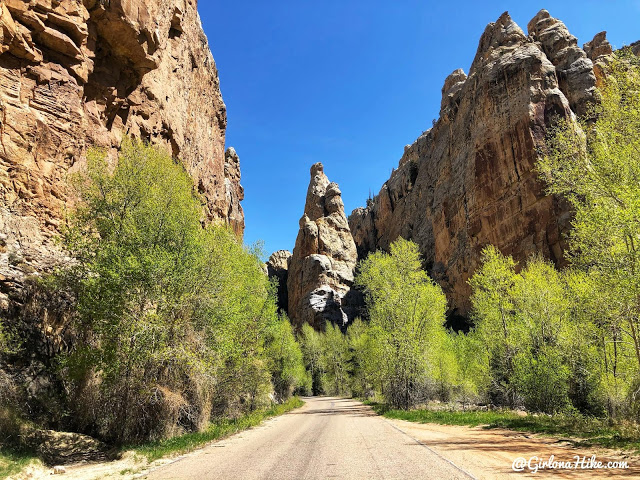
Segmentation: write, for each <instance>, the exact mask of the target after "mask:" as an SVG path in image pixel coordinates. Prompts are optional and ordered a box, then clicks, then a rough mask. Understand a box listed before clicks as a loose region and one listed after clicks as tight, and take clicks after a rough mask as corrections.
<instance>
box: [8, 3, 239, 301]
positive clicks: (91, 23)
mask: <svg viewBox="0 0 640 480" xmlns="http://www.w3.org/2000/svg"><path fill="white" fill-rule="evenodd" d="M226 122H227V120H226V107H225V104H224V102H223V100H222V96H221V93H220V85H219V81H218V74H217V70H216V66H215V63H214V60H213V57H212V55H211V52H210V50H209V47H208V43H207V38H206V36H205V34H204V32H203V30H202V26H201V24H200V19H199V16H198V12H197V2H196V0H162V1H161V0H150V1H141V0H127V1H125V0H111V1H108V2H105V1H96V0H84V1H79V0H58V1H54V0H3V1H1V2H0V232H1V235H0V290H2V292H3V293H7V292H10V291H13V290H15V289H16V288H18V289H19V288H20V285H21V282H22V281H23V280H24V277H25V276H26V275H28V274H30V273H33V272H37V271H42V270H46V269H47V268H48V267H49V266H51V265H52V264H53V263H55V262H56V261H58V260H61V259H62V260H64V258H60V256H59V255H60V254H56V253H55V252H56V251H57V248H56V246H55V244H54V242H53V241H52V239H53V238H54V237H55V236H56V233H57V231H58V227H59V225H60V221H61V218H62V215H63V210H64V208H65V206H66V205H67V204H68V203H69V201H70V200H71V199H70V198H69V192H68V190H67V181H66V177H67V174H68V173H69V172H73V171H75V170H77V169H79V168H81V167H82V165H83V163H84V162H85V155H86V151H87V149H88V148H89V147H92V146H97V147H100V148H103V149H105V150H106V151H107V152H108V153H109V155H110V157H111V158H115V156H116V154H117V150H118V147H119V145H120V143H121V140H122V138H123V136H125V135H133V136H135V137H138V138H141V139H144V140H147V141H149V142H151V143H154V144H159V145H163V146H164V147H165V148H166V149H168V151H170V152H171V153H172V154H173V155H174V156H175V157H176V158H179V159H180V160H181V161H182V162H183V163H184V166H185V168H186V170H187V171H188V172H189V174H190V175H191V177H192V178H193V181H194V186H195V188H197V190H198V191H199V192H200V193H201V194H202V195H203V197H204V199H205V203H206V217H207V218H206V219H204V220H206V221H210V222H214V221H222V222H227V223H229V224H230V225H231V226H232V227H233V229H234V230H235V231H236V232H237V233H238V234H239V235H241V234H242V233H243V229H244V217H243V213H242V208H241V207H240V201H241V200H242V198H243V191H242V187H241V186H240V183H239V182H240V167H239V161H238V157H237V155H236V154H235V152H234V151H233V150H228V151H227V153H226V154H225V151H224V147H225V129H226ZM0 303H2V304H3V305H2V306H4V307H6V304H7V297H6V295H5V296H3V297H2V298H1V299H0Z"/></svg>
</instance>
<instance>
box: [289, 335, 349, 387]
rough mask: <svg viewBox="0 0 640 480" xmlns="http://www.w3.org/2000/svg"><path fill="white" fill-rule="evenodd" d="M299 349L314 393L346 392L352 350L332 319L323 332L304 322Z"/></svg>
mask: <svg viewBox="0 0 640 480" xmlns="http://www.w3.org/2000/svg"><path fill="white" fill-rule="evenodd" d="M301 343H302V353H303V356H304V362H305V365H306V368H307V371H308V372H309V375H310V378H311V384H312V385H311V386H312V388H311V390H312V393H313V394H314V395H319V394H327V395H349V394H350V389H349V385H350V376H349V375H350V371H349V368H350V363H351V357H352V352H351V349H350V346H349V342H348V339H347V337H346V336H345V335H344V334H343V333H342V332H341V331H340V329H339V328H338V327H336V326H335V325H333V324H332V323H328V324H327V325H326V326H325V331H324V332H317V331H315V330H314V329H313V328H312V327H311V326H310V325H308V324H304V326H303V327H302V332H301Z"/></svg>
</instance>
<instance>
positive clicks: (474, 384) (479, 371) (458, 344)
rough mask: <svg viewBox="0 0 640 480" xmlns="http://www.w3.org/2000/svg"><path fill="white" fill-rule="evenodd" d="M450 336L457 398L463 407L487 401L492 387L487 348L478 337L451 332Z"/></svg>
mask: <svg viewBox="0 0 640 480" xmlns="http://www.w3.org/2000/svg"><path fill="white" fill-rule="evenodd" d="M449 336H450V340H449V344H450V345H451V350H450V355H453V357H454V359H455V365H456V366H457V376H456V378H455V381H454V382H453V383H454V385H455V386H456V388H455V398H456V399H457V400H459V401H460V402H461V403H462V405H463V406H466V404H473V403H479V402H481V401H483V400H484V399H485V397H486V392H487V391H489V388H490V385H491V372H490V369H489V362H488V361H486V358H487V348H486V347H485V346H484V345H483V344H482V342H481V341H480V338H479V337H478V335H473V334H465V333H462V332H459V333H455V332H450V333H449Z"/></svg>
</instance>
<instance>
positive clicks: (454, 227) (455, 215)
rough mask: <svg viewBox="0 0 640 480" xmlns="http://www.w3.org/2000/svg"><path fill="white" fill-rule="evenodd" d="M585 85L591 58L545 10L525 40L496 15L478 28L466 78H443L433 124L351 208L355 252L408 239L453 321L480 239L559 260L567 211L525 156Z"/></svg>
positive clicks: (581, 100) (591, 77)
mask: <svg viewBox="0 0 640 480" xmlns="http://www.w3.org/2000/svg"><path fill="white" fill-rule="evenodd" d="M602 44H603V41H602V39H600V41H599V45H600V46H602ZM603 48H604V47H603ZM595 82H596V76H595V73H594V71H593V63H592V60H591V59H590V58H588V57H587V54H586V53H585V52H584V51H583V50H581V49H580V48H578V47H577V42H576V40H575V37H573V36H572V35H570V34H569V32H568V31H567V29H566V27H565V26H564V24H562V23H561V22H559V21H558V20H556V19H553V18H551V17H550V15H549V14H548V13H547V12H546V11H542V12H540V13H539V14H538V15H536V17H535V18H534V19H533V20H532V22H531V23H530V24H529V35H525V33H524V32H523V31H522V30H521V29H520V27H518V25H516V24H515V22H513V20H512V19H511V18H510V17H509V15H508V14H507V13H505V14H503V15H502V16H501V17H500V18H499V19H498V21H497V22H496V23H492V24H489V25H488V26H487V28H486V30H485V32H484V34H483V35H482V38H481V39H480V43H479V47H478V52H477V54H476V57H475V59H474V61H473V64H472V65H471V68H470V71H469V76H468V77H466V76H465V75H464V72H462V71H461V70H456V71H455V72H453V74H452V75H450V76H449V77H448V78H447V80H446V81H445V86H444V88H443V92H442V93H443V99H442V109H441V112H440V119H439V120H438V122H437V123H436V124H435V125H434V127H433V128H432V129H430V130H429V131H427V132H425V133H424V134H423V135H421V136H420V137H419V138H418V139H417V140H416V141H415V142H414V143H413V145H411V146H408V147H406V148H405V152H404V155H403V156H402V158H401V159H400V162H399V166H398V168H397V169H396V170H395V171H394V172H393V173H392V175H391V178H390V179H389V180H388V181H387V182H386V183H385V184H384V185H383V186H382V189H381V190H380V193H379V194H378V195H377V196H376V197H375V199H374V200H373V202H370V204H369V205H368V206H367V207H366V208H359V209H356V210H354V212H353V213H352V214H351V216H350V218H349V224H350V227H351V232H352V234H353V237H354V239H355V242H356V245H357V248H358V252H359V256H360V257H361V258H362V257H364V256H365V255H366V254H367V253H368V252H373V251H376V250H378V249H384V250H386V249H388V248H389V245H390V243H391V242H393V241H394V240H395V239H397V238H398V237H404V238H407V239H411V240H413V241H415V242H417V243H418V244H419V246H420V249H421V252H422V254H423V256H424V259H425V264H426V266H427V268H428V270H429V273H430V274H431V275H432V276H433V277H434V278H435V279H436V280H437V281H438V282H439V283H440V284H441V285H442V286H443V289H444V290H445V292H446V293H447V296H448V298H449V306H450V309H451V311H452V312H453V313H454V314H460V315H463V316H466V315H467V314H468V313H469V308H470V305H469V296H470V287H469V285H468V283H467V282H468V280H469V278H470V277H471V275H472V274H473V273H474V272H475V270H476V269H477V267H478V265H479V260H480V253H481V251H482V249H483V248H484V247H485V246H486V245H488V244H493V245H496V246H497V247H498V248H499V249H500V250H501V251H502V252H503V253H505V254H508V255H513V256H514V258H515V259H516V260H518V261H520V262H522V261H524V260H525V259H526V258H527V257H528V256H529V255H530V254H532V253H540V254H542V255H544V256H545V257H546V258H549V259H551V260H553V261H554V262H555V263H556V264H557V265H563V264H564V263H565V260H564V259H563V253H564V250H565V247H566V245H565V241H564V234H565V233H566V232H567V231H568V229H569V227H570V221H571V217H572V215H571V211H570V208H569V206H568V204H566V203H565V202H564V201H563V200H561V199H560V198H558V197H555V196H549V195H546V194H545V187H544V185H543V184H542V183H541V182H540V181H539V179H538V174H537V173H536V170H535V163H536V161H537V159H538V155H539V151H540V149H542V148H544V145H545V135H546V133H547V128H548V126H549V125H550V123H551V122H552V121H553V120H554V118H556V117H560V118H572V117H573V115H574V114H575V113H576V112H578V113H579V112H583V111H585V110H586V109H587V108H588V106H589V102H591V101H593V99H594V93H595ZM572 107H573V109H575V110H573V109H572Z"/></svg>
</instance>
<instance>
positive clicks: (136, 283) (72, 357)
mask: <svg viewBox="0 0 640 480" xmlns="http://www.w3.org/2000/svg"><path fill="white" fill-rule="evenodd" d="M74 185H75V186H76V188H77V193H78V202H77V206H76V209H75V211H74V212H73V213H72V214H71V215H70V217H69V222H68V227H67V228H66V230H65V232H64V236H63V242H64V246H65V247H66V248H67V250H68V251H69V252H70V253H71V254H72V255H73V257H74V258H75V262H74V263H73V265H72V266H71V267H70V268H68V269H65V270H62V271H60V272H59V273H58V274H57V276H56V277H57V281H58V282H59V283H61V284H62V285H63V286H64V287H65V288H71V289H73V291H75V294H76V297H77V319H76V324H75V331H76V336H77V338H78V341H77V342H76V345H75V348H74V349H73V351H72V352H71V353H70V354H69V355H68V356H67V357H66V358H64V359H62V361H61V363H62V366H63V367H64V369H63V374H64V380H65V381H66V382H67V383H68V388H69V390H70V391H71V392H72V393H73V394H75V398H79V397H82V398H83V400H84V401H83V402H76V401H73V398H74V397H73V396H72V400H71V401H70V404H69V410H70V412H71V413H72V418H73V422H75V428H80V429H84V430H88V431H91V432H93V433H95V434H96V435H99V436H101V437H102V438H107V439H109V440H115V441H118V442H124V441H130V440H136V439H144V438H158V437H163V436H168V435H171V434H173V433H177V432H179V431H181V430H184V429H187V430H196V429H198V428H201V427H202V426H204V425H205V424H206V423H207V421H208V419H209V417H210V415H235V414H236V413H237V412H238V411H241V410H250V409H253V408H256V407H257V406H258V405H260V404H261V403H264V402H266V401H268V394H269V393H270V391H271V379H272V375H273V374H274V373H276V372H275V368H274V367H273V365H270V359H269V358H268V357H267V353H266V351H267V350H268V347H274V344H275V343H276V342H277V340H276V339H280V340H283V341H285V342H287V341H289V340H290V338H287V336H286V332H284V330H280V331H278V326H277V321H278V320H277V313H276V307H275V300H274V296H273V291H272V287H271V285H270V283H269V281H268V279H267V278H266V276H265V275H264V274H263V271H262V263H261V261H260V259H259V258H258V256H257V255H256V254H255V252H251V251H248V250H247V249H246V248H245V247H244V246H243V245H242V244H241V243H240V242H239V241H238V239H237V238H236V237H235V235H234V234H233V233H232V232H231V231H230V230H228V229H226V228H223V227H216V226H210V227H207V228H203V226H202V219H203V217H204V212H203V209H202V203H203V202H202V200H201V199H200V198H199V197H198V196H197V195H196V194H194V188H193V184H192V181H191V179H190V177H189V176H188V174H187V173H186V172H185V171H184V169H183V167H182V166H181V165H180V164H178V163H177V162H175V161H174V160H173V159H172V158H171V157H170V156H169V155H167V154H166V153H164V152H163V151H162V150H160V149H156V148H153V147H149V146H145V145H143V144H141V143H139V142H136V141H133V140H125V141H124V142H123V145H122V148H121V151H120V154H119V156H118V161H117V163H116V164H115V165H110V164H109V162H108V161H107V156H106V155H105V154H104V153H102V152H100V151H91V152H90V154H89V159H88V167H87V169H86V170H85V171H83V172H82V173H80V174H79V175H77V176H76V177H75V178H74ZM269 335H270V336H269ZM278 335H280V336H278ZM267 338H271V339H272V340H273V341H272V342H271V343H270V344H269V345H266V344H265V339H267ZM288 347H289V350H288V351H287V352H286V353H285V352H282V358H281V360H282V365H283V369H282V370H281V371H280V372H279V373H280V374H281V377H282V376H285V375H288V374H286V373H285V370H286V369H287V368H288V367H289V366H290V361H293V362H295V356H296V353H295V352H294V351H293V352H292V351H291V350H295V349H294V348H293V347H291V345H288ZM274 348H275V347H274ZM292 358H293V360H291V359H292ZM280 379H282V378H280Z"/></svg>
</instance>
